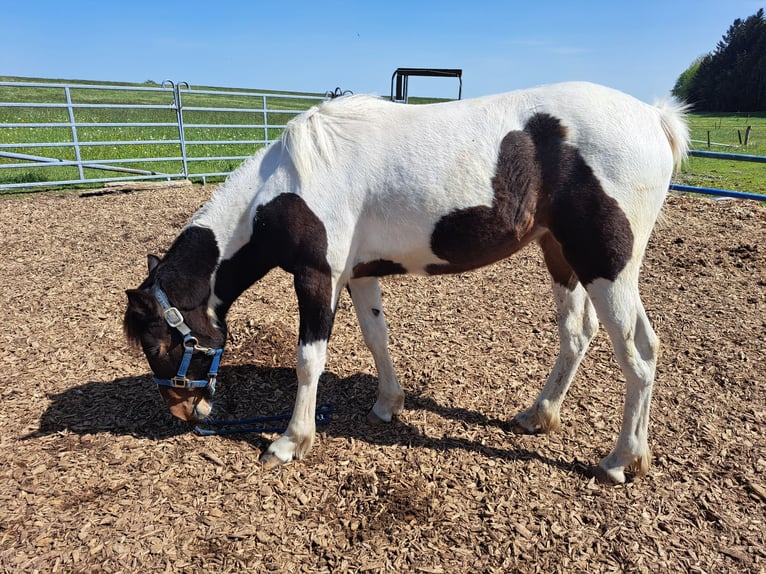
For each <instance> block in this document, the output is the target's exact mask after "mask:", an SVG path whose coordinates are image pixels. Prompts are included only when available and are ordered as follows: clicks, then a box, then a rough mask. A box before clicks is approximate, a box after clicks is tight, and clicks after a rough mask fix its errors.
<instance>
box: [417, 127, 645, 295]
mask: <svg viewBox="0 0 766 574" xmlns="http://www.w3.org/2000/svg"><path fill="white" fill-rule="evenodd" d="M566 137H567V129H566V127H565V126H564V125H563V124H562V123H561V121H560V120H558V119H557V118H555V117H553V116H551V115H549V114H543V113H540V114H535V115H534V116H532V117H531V118H530V119H529V121H528V122H527V124H526V126H525V127H524V130H523V131H512V132H509V133H508V134H507V135H506V136H505V137H504V138H503V140H502V142H501V144H500V149H499V151H498V159H497V165H496V168H495V175H494V176H493V178H492V181H491V185H492V189H493V191H494V197H493V201H492V206H491V207H486V206H476V207H468V208H464V209H456V210H455V211H452V212H450V213H448V214H447V215H445V216H444V217H442V218H441V219H440V220H439V221H438V222H437V224H436V226H435V227H434V231H433V234H432V235H431V250H432V251H433V252H434V254H435V255H437V256H438V257H440V258H442V259H444V260H446V261H447V263H444V264H434V265H429V266H428V267H427V268H426V271H427V272H428V273H429V274H437V273H459V272H461V271H468V270H470V269H475V268H477V267H481V266H484V265H488V264H490V263H494V262H495V261H499V260H500V259H503V258H505V257H508V256H510V255H511V254H513V253H515V252H516V251H518V250H519V249H521V248H522V247H524V246H525V245H526V244H527V243H528V242H529V241H530V240H532V239H533V238H534V237H535V235H536V232H537V231H538V230H539V229H541V228H548V229H549V230H550V231H551V233H552V234H553V237H552V238H551V239H545V240H543V242H541V245H542V246H543V251H544V253H547V255H546V263H547V264H548V266H549V269H551V273H552V274H553V276H554V280H555V281H557V282H559V283H561V284H562V285H567V286H569V287H570V288H573V287H574V284H575V282H576V279H579V280H580V281H581V282H582V283H583V284H585V285H587V284H588V283H590V282H591V281H593V280H594V279H596V278H599V277H602V278H605V279H609V280H614V279H615V278H616V277H617V275H618V274H619V272H620V271H622V269H623V268H624V267H625V265H626V264H627V262H628V260H629V259H630V257H631V255H632V252H633V232H632V230H631V228H630V222H629V221H628V218H627V216H626V215H625V213H624V212H623V211H622V209H621V208H620V206H619V204H618V203H617V200H615V199H614V198H613V197H610V196H609V195H607V194H606V192H605V191H604V190H603V188H602V186H601V183H600V182H599V181H598V178H597V177H596V176H595V174H594V173H593V170H592V169H591V168H590V166H589V165H588V164H587V163H586V162H585V160H584V159H583V157H582V156H581V155H580V153H579V151H578V150H577V148H575V147H574V146H572V145H571V144H569V143H568V142H567V141H566ZM551 240H553V242H551ZM573 273H574V274H576V277H573Z"/></svg>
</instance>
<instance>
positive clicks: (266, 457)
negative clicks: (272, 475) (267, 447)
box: [258, 451, 287, 470]
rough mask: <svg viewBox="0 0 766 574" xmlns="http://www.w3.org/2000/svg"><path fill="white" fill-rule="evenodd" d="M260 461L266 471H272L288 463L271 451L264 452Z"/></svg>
mask: <svg viewBox="0 0 766 574" xmlns="http://www.w3.org/2000/svg"><path fill="white" fill-rule="evenodd" d="M258 460H260V461H261V465H262V466H263V468H264V470H271V469H272V468H277V467H278V466H282V465H283V464H286V463H287V461H285V460H282V459H281V458H279V457H278V456H277V455H275V454H274V453H273V452H269V451H266V452H264V453H263V454H262V455H261V456H260V458H259V459H258Z"/></svg>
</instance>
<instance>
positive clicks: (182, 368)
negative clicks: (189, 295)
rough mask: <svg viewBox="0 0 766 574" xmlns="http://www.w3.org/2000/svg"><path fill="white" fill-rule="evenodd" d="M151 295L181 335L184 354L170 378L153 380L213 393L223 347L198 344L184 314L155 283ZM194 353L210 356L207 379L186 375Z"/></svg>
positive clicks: (164, 384) (172, 386)
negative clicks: (215, 347) (173, 375)
mask: <svg viewBox="0 0 766 574" xmlns="http://www.w3.org/2000/svg"><path fill="white" fill-rule="evenodd" d="M152 295H154V298H155V299H157V302H158V303H159V304H160V307H162V314H163V315H164V317H165V321H166V322H167V324H168V325H169V326H170V327H171V328H173V329H175V330H177V331H178V332H179V333H180V334H181V336H182V337H183V339H184V341H183V345H184V356H183V358H182V359H181V364H180V365H178V372H177V373H176V376H175V377H173V378H172V379H161V378H159V377H157V376H156V375H155V376H154V377H153V379H154V382H155V383H156V384H158V385H160V386H162V387H171V388H174V389H200V388H204V389H207V390H208V393H210V395H212V394H213V393H215V384H216V381H217V378H218V365H219V363H220V362H221V355H222V354H223V349H212V348H210V347H204V346H202V345H200V344H199V341H198V340H197V338H196V337H195V336H194V335H192V332H191V329H190V328H189V325H187V324H186V322H185V321H184V316H183V315H182V314H181V312H180V311H179V310H178V309H177V308H176V307H173V306H172V305H171V304H170V301H169V300H168V296H167V295H165V292H164V291H163V290H162V289H160V287H159V286H157V285H155V286H154V287H153V288H152ZM195 353H203V354H204V355H206V356H208V357H212V361H211V362H210V368H209V369H208V373H207V379H190V378H188V377H187V376H186V372H187V371H188V370H189V365H190V364H191V360H192V357H193V356H194V354H195Z"/></svg>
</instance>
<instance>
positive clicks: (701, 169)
mask: <svg viewBox="0 0 766 574" xmlns="http://www.w3.org/2000/svg"><path fill="white" fill-rule="evenodd" d="M748 126H750V128H751V129H750V134H749V140H748V145H744V143H745V133H746V131H747V129H748ZM689 127H690V128H691V135H692V149H696V150H705V151H714V152H725V153H737V154H746V155H759V156H766V114H762V113H760V114H717V115H713V114H707V113H699V114H689ZM708 137H709V138H710V142H711V145H710V147H708V145H707V141H708ZM676 179H677V183H683V184H685V185H695V186H698V187H714V188H718V189H731V190H734V191H745V192H749V193H761V194H766V166H765V165H764V164H762V163H754V162H744V161H735V160H723V159H708V158H698V157H690V158H689V159H688V160H687V161H686V163H685V164H684V167H683V169H682V170H681V171H680V172H679V173H678V175H677V176H676Z"/></svg>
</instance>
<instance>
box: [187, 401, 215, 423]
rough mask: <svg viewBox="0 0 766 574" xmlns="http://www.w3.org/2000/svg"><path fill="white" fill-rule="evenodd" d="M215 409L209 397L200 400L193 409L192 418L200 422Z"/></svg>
mask: <svg viewBox="0 0 766 574" xmlns="http://www.w3.org/2000/svg"><path fill="white" fill-rule="evenodd" d="M212 410H213V405H212V404H210V402H209V401H208V400H207V399H202V400H200V401H198V402H197V403H196V404H195V405H194V408H193V409H192V419H193V420H194V421H195V422H199V421H201V420H203V419H206V418H207V417H209V416H210V412H211V411H212Z"/></svg>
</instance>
